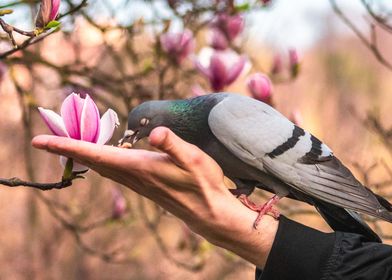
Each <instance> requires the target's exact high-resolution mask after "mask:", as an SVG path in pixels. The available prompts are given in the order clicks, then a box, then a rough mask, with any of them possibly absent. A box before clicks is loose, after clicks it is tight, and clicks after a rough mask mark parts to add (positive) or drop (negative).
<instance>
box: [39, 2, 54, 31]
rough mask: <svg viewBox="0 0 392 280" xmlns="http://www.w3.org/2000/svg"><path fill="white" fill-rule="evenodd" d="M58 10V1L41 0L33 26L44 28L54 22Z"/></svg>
mask: <svg viewBox="0 0 392 280" xmlns="http://www.w3.org/2000/svg"><path fill="white" fill-rule="evenodd" d="M59 9H60V0H42V1H41V5H40V7H39V11H38V15H37V19H36V20H35V26H36V27H39V28H44V27H45V26H46V25H47V24H48V23H49V22H51V21H52V20H55V19H56V17H57V15H58V13H59Z"/></svg>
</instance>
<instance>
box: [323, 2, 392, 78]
mask: <svg viewBox="0 0 392 280" xmlns="http://www.w3.org/2000/svg"><path fill="white" fill-rule="evenodd" d="M329 3H330V4H331V6H332V9H333V10H334V12H335V14H336V15H337V16H339V17H340V19H341V20H342V21H343V22H344V23H345V24H346V25H347V26H348V27H349V28H350V29H351V31H353V32H354V33H355V35H356V36H357V37H358V38H359V39H360V40H361V42H362V43H363V44H364V45H365V46H366V47H367V48H368V49H369V50H370V51H371V52H372V53H373V55H374V56H375V57H376V59H377V60H378V61H379V62H380V63H381V64H382V65H384V66H385V67H386V68H388V69H389V70H391V71H392V63H391V62H389V61H388V60H387V59H386V58H385V57H384V55H383V54H382V53H381V51H380V49H379V48H378V45H377V42H376V41H375V38H376V35H375V34H374V33H375V30H374V28H371V38H370V39H368V38H367V37H366V35H364V34H363V33H362V32H361V31H360V30H359V28H358V27H357V26H356V25H355V24H354V23H353V22H352V21H351V20H350V19H349V18H348V17H347V16H346V15H345V14H344V13H343V11H342V10H341V9H340V8H339V7H338V5H337V4H336V1H335V0H329Z"/></svg>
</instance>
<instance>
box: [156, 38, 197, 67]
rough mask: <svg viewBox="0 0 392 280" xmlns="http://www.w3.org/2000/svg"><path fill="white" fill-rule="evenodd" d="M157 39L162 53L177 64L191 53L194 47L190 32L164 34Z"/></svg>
mask: <svg viewBox="0 0 392 280" xmlns="http://www.w3.org/2000/svg"><path fill="white" fill-rule="evenodd" d="M159 39H160V42H161V46H162V49H163V51H164V52H165V53H167V54H168V55H169V56H170V57H171V58H172V59H173V60H174V61H175V62H176V63H178V64H180V63H181V62H182V61H183V60H184V59H185V58H186V57H187V56H188V55H189V54H190V53H191V52H193V49H194V47H195V43H194V39H193V34H192V32H191V31H190V30H185V31H184V32H180V33H164V34H162V35H161V36H160V38H159Z"/></svg>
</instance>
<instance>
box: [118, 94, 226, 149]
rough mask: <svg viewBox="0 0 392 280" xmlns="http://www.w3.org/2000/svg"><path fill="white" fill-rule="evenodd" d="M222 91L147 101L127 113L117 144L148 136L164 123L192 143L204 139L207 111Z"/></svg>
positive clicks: (134, 141) (132, 142) (220, 95)
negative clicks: (184, 97) (193, 96)
mask: <svg viewBox="0 0 392 280" xmlns="http://www.w3.org/2000/svg"><path fill="white" fill-rule="evenodd" d="M225 96H226V95H224V94H210V95H204V96H199V97H195V98H191V99H180V100H155V101H147V102H144V103H142V104H140V105H139V106H137V107H136V108H134V109H133V110H132V111H131V112H130V113H129V115H128V129H127V130H126V131H125V134H124V137H123V138H122V139H121V140H120V141H119V143H120V145H122V144H124V143H125V142H126V143H130V144H131V145H133V144H135V143H136V142H137V141H138V140H140V139H142V138H144V137H148V136H149V135H150V133H151V131H152V130H153V129H154V128H156V127H158V126H165V127H167V128H169V129H170V130H172V131H173V132H174V133H175V134H176V135H177V136H179V137H180V138H182V139H183V140H185V141H187V142H189V143H192V144H195V143H197V142H198V141H202V140H205V138H206V137H205V136H206V135H205V134H203V132H206V131H209V128H208V115H209V112H210V110H211V109H212V107H214V105H215V104H217V103H218V102H219V101H220V100H222V99H223V98H224V97H225Z"/></svg>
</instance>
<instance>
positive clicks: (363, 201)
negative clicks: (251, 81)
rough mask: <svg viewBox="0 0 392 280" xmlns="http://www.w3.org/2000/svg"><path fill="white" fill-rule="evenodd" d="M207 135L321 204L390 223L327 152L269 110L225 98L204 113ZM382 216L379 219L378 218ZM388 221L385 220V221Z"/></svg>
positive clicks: (247, 100) (239, 98)
mask: <svg viewBox="0 0 392 280" xmlns="http://www.w3.org/2000/svg"><path fill="white" fill-rule="evenodd" d="M208 124H209V126H210V128H211V131H212V133H213V134H214V135H215V136H216V137H217V139H218V140H219V141H220V142H222V144H223V145H225V146H226V148H228V149H229V150H230V151H231V152H232V153H233V154H235V155H236V156H237V157H238V158H239V159H241V160H242V161H244V162H246V163H247V164H249V165H251V166H254V167H256V168H258V169H259V170H262V171H264V172H268V173H270V174H273V175H274V176H276V177H278V178H279V179H281V180H283V181H284V182H285V183H287V184H288V185H290V186H291V187H293V188H295V189H296V190H298V191H300V192H302V193H304V194H307V195H310V196H312V197H316V198H319V199H321V200H323V201H326V202H329V203H332V204H335V205H337V206H341V207H344V208H348V209H352V210H355V211H359V212H364V213H367V214H370V215H373V216H378V217H380V218H384V219H391V218H390V216H389V215H390V214H389V213H385V215H386V216H385V215H383V214H382V212H387V211H386V210H385V209H384V208H383V207H382V206H381V205H380V204H379V202H378V200H377V199H376V197H375V196H374V195H373V193H371V192H370V191H369V190H368V189H366V188H365V187H363V186H362V185H361V183H359V182H358V181H357V180H356V179H355V178H354V176H353V175H352V174H351V172H350V171H349V170H348V169H347V168H346V167H345V166H344V165H343V164H342V163H341V162H340V161H339V160H338V159H337V158H336V157H334V155H333V153H332V151H331V150H330V149H329V148H328V147H327V146H326V145H325V144H323V143H321V142H320V141H319V140H318V139H317V138H315V137H314V136H313V135H311V134H310V133H308V132H306V131H304V130H303V129H302V128H299V127H297V126H295V125H294V124H293V123H292V122H290V121H289V120H288V119H287V118H285V117H284V116H283V115H282V114H280V113H279V112H278V111H276V110H275V109H273V108H272V107H270V106H268V105H266V104H264V103H262V102H258V101H256V100H254V99H252V98H248V97H244V96H238V95H230V96H229V97H227V98H225V99H224V100H222V101H221V102H220V103H219V104H217V105H216V106H215V107H214V108H213V109H212V110H211V112H210V115H209V118H208ZM383 216H384V217H383ZM388 217H389V218H388Z"/></svg>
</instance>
